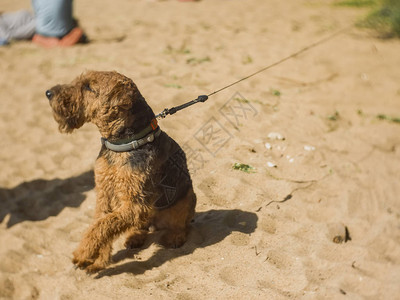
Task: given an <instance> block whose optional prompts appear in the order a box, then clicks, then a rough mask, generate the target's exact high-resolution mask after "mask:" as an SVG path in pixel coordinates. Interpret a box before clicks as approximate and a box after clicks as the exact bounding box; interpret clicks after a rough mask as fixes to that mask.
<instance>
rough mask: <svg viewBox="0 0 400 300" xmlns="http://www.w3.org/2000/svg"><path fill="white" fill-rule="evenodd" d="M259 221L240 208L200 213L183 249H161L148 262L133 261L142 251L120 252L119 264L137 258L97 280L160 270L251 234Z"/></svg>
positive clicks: (111, 269) (146, 245) (114, 268)
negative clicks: (236, 235)
mask: <svg viewBox="0 0 400 300" xmlns="http://www.w3.org/2000/svg"><path fill="white" fill-rule="evenodd" d="M257 221H258V217H257V215H256V214H255V213H251V212H246V211H242V210H238V209H233V210H210V211H207V212H199V213H196V216H195V218H194V222H192V228H191V232H190V234H189V237H188V241H187V242H186V243H185V244H184V245H183V246H182V247H181V248H178V249H166V248H163V247H161V246H160V247H159V248H158V249H157V250H156V252H155V253H154V254H153V255H152V256H151V257H150V258H149V259H148V260H146V261H138V260H135V259H134V258H132V257H134V254H135V253H136V252H138V251H141V250H142V249H136V250H120V251H119V252H117V253H116V254H115V255H114V256H113V261H114V262H115V263H119V262H121V261H122V260H125V259H133V261H129V262H127V263H124V264H119V265H116V266H114V267H112V266H110V267H109V268H107V269H105V270H103V271H101V272H100V273H98V274H97V276H96V277H95V278H101V277H104V276H114V275H118V274H122V273H131V274H134V275H138V274H143V273H144V272H146V271H147V270H150V269H153V268H156V267H159V266H161V265H162V264H164V263H165V262H167V261H170V260H173V259H174V258H177V257H180V256H185V255H189V254H191V253H193V252H194V251H195V250H196V249H198V248H205V247H208V246H211V245H214V244H217V243H218V242H220V241H222V240H224V239H225V238H226V237H227V236H229V235H230V234H231V233H232V232H234V231H238V232H242V233H245V234H251V233H252V232H254V231H255V229H256V228H257ZM159 235H160V234H157V233H155V234H154V235H152V236H150V237H149V239H148V241H147V243H146V244H145V246H144V248H145V247H148V246H150V245H151V244H152V243H153V242H154V241H156V240H157V239H158V238H159Z"/></svg>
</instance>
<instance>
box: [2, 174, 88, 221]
mask: <svg viewBox="0 0 400 300" xmlns="http://www.w3.org/2000/svg"><path fill="white" fill-rule="evenodd" d="M93 178H94V173H93V171H87V172H85V173H82V174H80V175H78V176H75V177H71V178H68V179H58V178H56V179H52V180H44V179H36V180H33V181H30V182H23V183H21V184H20V185H18V186H16V187H14V188H12V189H5V188H0V223H1V222H3V220H4V218H6V216H7V218H8V219H6V226H7V227H8V228H9V227H12V226H13V225H15V224H18V223H20V222H24V221H41V220H45V219H47V218H48V217H51V216H56V215H58V214H59V213H60V212H61V211H62V210H63V209H64V208H65V207H79V206H80V205H81V203H82V202H83V201H84V200H85V198H86V196H85V195H84V192H86V191H89V190H91V189H93V188H94V179H93ZM71 195H72V196H71Z"/></svg>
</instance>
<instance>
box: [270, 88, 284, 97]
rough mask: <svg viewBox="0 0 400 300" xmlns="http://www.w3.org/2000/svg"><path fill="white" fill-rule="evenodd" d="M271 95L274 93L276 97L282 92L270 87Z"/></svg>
mask: <svg viewBox="0 0 400 300" xmlns="http://www.w3.org/2000/svg"><path fill="white" fill-rule="evenodd" d="M270 92H271V95H274V96H276V97H280V96H281V95H282V93H281V92H280V91H279V90H276V89H270Z"/></svg>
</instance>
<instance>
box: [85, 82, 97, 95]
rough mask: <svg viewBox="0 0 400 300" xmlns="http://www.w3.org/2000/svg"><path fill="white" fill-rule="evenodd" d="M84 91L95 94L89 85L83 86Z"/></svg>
mask: <svg viewBox="0 0 400 300" xmlns="http://www.w3.org/2000/svg"><path fill="white" fill-rule="evenodd" d="M83 89H84V90H85V91H89V92H93V93H94V91H93V90H92V88H91V87H90V84H89V83H85V84H83Z"/></svg>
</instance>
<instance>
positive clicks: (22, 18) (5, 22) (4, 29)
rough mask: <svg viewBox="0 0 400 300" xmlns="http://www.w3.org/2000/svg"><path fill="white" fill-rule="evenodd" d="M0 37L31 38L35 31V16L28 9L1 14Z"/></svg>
mask: <svg viewBox="0 0 400 300" xmlns="http://www.w3.org/2000/svg"><path fill="white" fill-rule="evenodd" d="M0 28H1V29H0V37H1V38H4V39H7V40H11V39H17V40H21V39H30V38H32V36H33V34H34V33H35V18H34V16H33V15H32V14H31V13H30V12H29V11H26V10H21V11H17V12H12V13H4V14H2V15H0Z"/></svg>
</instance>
